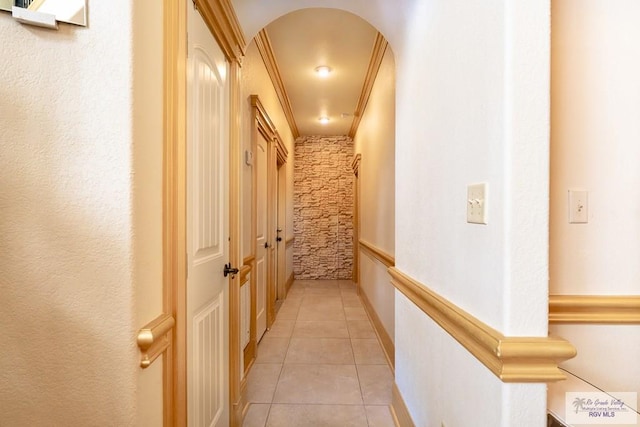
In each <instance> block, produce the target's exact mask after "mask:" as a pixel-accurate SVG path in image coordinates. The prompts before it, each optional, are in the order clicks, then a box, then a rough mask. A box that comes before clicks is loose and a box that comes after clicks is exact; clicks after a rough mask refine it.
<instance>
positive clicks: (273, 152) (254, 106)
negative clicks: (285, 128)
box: [245, 95, 288, 366]
mask: <svg viewBox="0 0 640 427" xmlns="http://www.w3.org/2000/svg"><path fill="white" fill-rule="evenodd" d="M250 102H251V151H252V152H253V153H256V152H257V147H258V136H259V135H262V136H263V137H264V139H265V140H266V141H267V143H268V148H267V207H266V209H267V242H268V243H269V244H270V245H271V247H270V248H268V249H267V255H266V256H267V273H266V275H267V292H266V299H267V306H266V310H267V328H270V327H271V325H272V324H273V322H274V321H275V296H276V286H275V283H274V282H275V281H274V277H273V271H274V270H275V268H274V267H275V261H276V260H275V257H274V253H275V247H274V243H275V237H276V236H275V231H276V225H275V218H277V215H276V212H275V209H276V206H277V204H276V203H275V197H276V190H277V189H276V188H275V185H274V182H275V174H276V173H277V168H278V165H284V164H285V163H286V162H287V156H288V151H287V148H286V147H285V145H284V142H283V141H282V138H281V137H280V135H279V134H278V132H277V131H276V128H275V126H274V124H273V122H272V121H271V118H270V117H269V115H268V114H267V111H266V110H265V108H264V106H263V105H262V102H261V101H260V98H259V96H258V95H251V96H250ZM251 180H252V187H253V190H252V195H251V241H252V242H253V252H254V253H253V258H254V260H253V263H254V264H255V255H256V252H257V248H256V247H255V244H256V238H257V220H258V214H257V206H258V191H257V187H258V185H257V184H258V175H257V173H256V168H255V167H254V168H252V169H251ZM252 269H254V271H255V265H252ZM255 276H256V275H255V274H252V275H251V319H252V322H251V325H252V326H251V330H250V339H249V346H251V347H250V349H249V350H250V351H248V352H247V353H245V354H254V355H255V354H256V348H257V331H256V328H255V316H256V307H255V306H256V304H255V301H256V296H257V282H256V277H255ZM249 365H251V361H247V360H245V366H249Z"/></svg>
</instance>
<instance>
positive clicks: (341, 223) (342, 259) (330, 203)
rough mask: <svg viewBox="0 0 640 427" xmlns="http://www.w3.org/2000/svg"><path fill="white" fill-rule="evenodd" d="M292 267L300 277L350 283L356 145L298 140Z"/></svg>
mask: <svg viewBox="0 0 640 427" xmlns="http://www.w3.org/2000/svg"><path fill="white" fill-rule="evenodd" d="M295 153H296V162H295V168H294V175H293V184H294V194H293V211H294V222H293V228H294V234H295V238H296V240H295V242H294V245H293V269H294V274H295V277H296V278H298V279H343V280H349V279H351V277H352V271H353V171H352V170H351V161H352V159H353V141H352V140H351V138H349V137H346V136H307V137H301V138H298V139H297V140H296V142H295Z"/></svg>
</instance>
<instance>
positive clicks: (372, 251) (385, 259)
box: [358, 239, 396, 267]
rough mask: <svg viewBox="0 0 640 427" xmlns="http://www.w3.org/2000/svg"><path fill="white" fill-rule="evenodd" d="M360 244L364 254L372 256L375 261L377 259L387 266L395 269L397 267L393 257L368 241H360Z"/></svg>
mask: <svg viewBox="0 0 640 427" xmlns="http://www.w3.org/2000/svg"><path fill="white" fill-rule="evenodd" d="M358 243H359V246H360V247H361V248H362V249H363V250H364V252H366V253H367V254H369V255H371V256H372V257H373V258H374V259H377V260H378V261H380V262H381V263H382V264H384V265H385V266H387V267H394V266H395V265H396V259H395V258H394V257H393V256H392V255H389V254H388V253H386V252H384V251H383V250H382V249H380V248H377V247H375V246H373V245H372V244H371V243H369V242H367V241H366V240H362V239H360V240H359V242H358Z"/></svg>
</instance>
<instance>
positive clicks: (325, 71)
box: [316, 65, 331, 77]
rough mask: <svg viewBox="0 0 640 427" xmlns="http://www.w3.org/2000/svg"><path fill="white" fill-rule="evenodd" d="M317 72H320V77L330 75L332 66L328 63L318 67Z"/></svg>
mask: <svg viewBox="0 0 640 427" xmlns="http://www.w3.org/2000/svg"><path fill="white" fill-rule="evenodd" d="M316 74H318V77H328V76H329V74H331V67H329V66H327V65H321V66H319V67H316Z"/></svg>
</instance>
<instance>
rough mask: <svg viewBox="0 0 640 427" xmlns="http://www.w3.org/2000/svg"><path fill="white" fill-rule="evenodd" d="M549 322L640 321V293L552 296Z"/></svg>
mask: <svg viewBox="0 0 640 427" xmlns="http://www.w3.org/2000/svg"><path fill="white" fill-rule="evenodd" d="M549 323H554V324H560V323H574V324H609V325H629V324H635V325H637V324H640V296H639V295H629V296H623V295H549Z"/></svg>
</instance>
